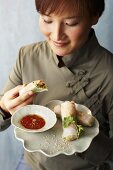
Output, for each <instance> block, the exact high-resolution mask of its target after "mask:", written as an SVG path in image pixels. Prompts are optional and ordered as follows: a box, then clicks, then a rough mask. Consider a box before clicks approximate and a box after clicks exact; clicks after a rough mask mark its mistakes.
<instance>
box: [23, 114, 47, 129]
mask: <svg viewBox="0 0 113 170" xmlns="http://www.w3.org/2000/svg"><path fill="white" fill-rule="evenodd" d="M20 123H21V125H22V126H24V127H25V128H27V129H41V128H42V127H43V126H44V125H45V120H44V119H43V118H42V117H41V116H38V115H35V114H34V115H26V116H24V117H23V118H22V119H21V120H20Z"/></svg>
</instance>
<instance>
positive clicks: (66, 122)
mask: <svg viewBox="0 0 113 170" xmlns="http://www.w3.org/2000/svg"><path fill="white" fill-rule="evenodd" d="M76 113H77V110H76V108H75V104H74V102H69V101H66V102H64V103H62V104H61V118H62V124H63V134H62V137H63V139H65V140H68V141H71V140H75V139H78V138H79V136H80V135H81V134H82V133H83V131H84V129H83V128H82V126H81V125H77V119H76Z"/></svg>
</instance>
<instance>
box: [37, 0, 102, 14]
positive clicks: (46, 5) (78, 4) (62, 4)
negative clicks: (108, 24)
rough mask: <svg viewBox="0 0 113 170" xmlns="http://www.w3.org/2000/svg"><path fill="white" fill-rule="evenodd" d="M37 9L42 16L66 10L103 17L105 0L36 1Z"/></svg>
mask: <svg viewBox="0 0 113 170" xmlns="http://www.w3.org/2000/svg"><path fill="white" fill-rule="evenodd" d="M35 4H36V9H37V11H38V12H39V13H41V14H46V13H48V14H50V13H61V12H63V10H64V9H66V8H68V9H69V8H70V10H71V11H72V10H76V11H78V12H80V13H83V14H84V13H88V15H90V16H95V15H97V14H98V15H99V17H100V16H101V15H102V13H103V11H104V8H105V2H104V0H35Z"/></svg>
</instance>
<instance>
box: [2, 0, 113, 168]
mask: <svg viewBox="0 0 113 170" xmlns="http://www.w3.org/2000/svg"><path fill="white" fill-rule="evenodd" d="M105 1H106V10H105V12H104V14H103V16H102V18H101V19H100V22H99V23H98V24H97V25H96V27H95V29H96V34H97V36H98V39H99V42H100V43H101V44H102V45H103V46H104V47H105V48H107V49H108V50H110V51H111V52H113V10H112V7H113V0H105ZM42 39H44V38H43V36H42V34H41V33H40V30H39V27H38V14H37V12H36V9H35V5H34V0H0V91H1V90H2V88H3V86H4V84H5V82H6V80H7V78H8V74H9V72H10V70H11V67H12V65H13V64H14V62H15V60H16V57H17V55H18V51H19V48H20V47H21V46H23V45H26V44H29V43H33V42H36V41H40V40H42ZM22 153H23V147H22V143H21V142H19V141H17V140H16V139H15V136H14V132H13V127H12V126H10V127H9V128H8V129H7V130H6V131H4V132H1V133H0V170H15V168H16V166H17V163H18V160H19V159H20V157H21V155H22Z"/></svg>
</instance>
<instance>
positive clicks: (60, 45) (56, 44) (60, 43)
mask: <svg viewBox="0 0 113 170" xmlns="http://www.w3.org/2000/svg"><path fill="white" fill-rule="evenodd" d="M53 44H54V45H55V46H57V47H63V46H65V45H67V42H57V41H53Z"/></svg>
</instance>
